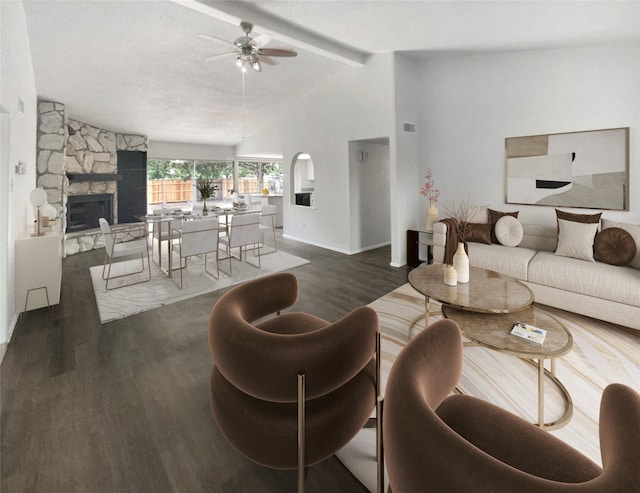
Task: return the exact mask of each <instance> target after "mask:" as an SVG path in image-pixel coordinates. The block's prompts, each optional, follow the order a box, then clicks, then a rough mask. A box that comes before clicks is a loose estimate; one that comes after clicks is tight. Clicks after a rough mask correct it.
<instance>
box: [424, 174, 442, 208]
mask: <svg viewBox="0 0 640 493" xmlns="http://www.w3.org/2000/svg"><path fill="white" fill-rule="evenodd" d="M420 193H421V194H422V195H423V196H424V197H427V198H428V199H429V203H430V204H433V203H434V202H437V201H438V199H439V198H440V189H439V188H436V182H435V180H434V179H433V172H432V171H431V168H427V174H426V175H424V185H423V187H422V188H421V189H420Z"/></svg>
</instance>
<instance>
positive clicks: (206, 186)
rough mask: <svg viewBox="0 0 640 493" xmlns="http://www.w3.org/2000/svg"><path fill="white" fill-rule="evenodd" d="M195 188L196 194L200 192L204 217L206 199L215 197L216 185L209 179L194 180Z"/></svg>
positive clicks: (205, 213)
mask: <svg viewBox="0 0 640 493" xmlns="http://www.w3.org/2000/svg"><path fill="white" fill-rule="evenodd" d="M196 188H197V189H198V192H200V196H201V197H202V202H203V207H202V214H203V215H204V216H206V215H207V199H209V198H211V197H213V196H215V194H216V191H217V190H218V185H214V184H213V180H212V179H211V178H198V179H197V180H196Z"/></svg>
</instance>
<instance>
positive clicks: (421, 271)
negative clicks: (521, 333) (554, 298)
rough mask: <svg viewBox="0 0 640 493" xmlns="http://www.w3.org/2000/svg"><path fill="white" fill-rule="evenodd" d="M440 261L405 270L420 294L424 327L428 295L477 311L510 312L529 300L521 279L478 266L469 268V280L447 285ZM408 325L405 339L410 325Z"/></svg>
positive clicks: (427, 321) (523, 306)
mask: <svg viewBox="0 0 640 493" xmlns="http://www.w3.org/2000/svg"><path fill="white" fill-rule="evenodd" d="M444 268H445V266H444V264H428V265H427V264H422V265H421V266H420V267H417V268H415V269H413V270H412V271H411V272H409V284H411V286H413V288H414V289H415V290H416V291H418V292H419V293H421V294H423V295H424V304H425V305H424V319H425V327H426V326H427V325H429V315H436V314H440V312H432V311H431V310H430V307H429V302H430V300H431V299H433V300H435V301H438V302H440V303H441V304H443V305H448V306H452V307H457V308H460V309H462V310H467V311H470V312H477V313H513V312H517V311H520V310H523V309H525V308H526V307H528V306H529V305H531V303H533V293H532V292H531V290H530V289H529V288H528V287H527V286H525V285H524V284H523V283H521V282H520V281H518V280H517V279H514V278H513V277H509V276H505V275H504V274H500V273H498V272H494V271H491V270H487V269H481V268H480V267H470V268H469V282H468V283H464V284H463V283H458V284H457V285H456V286H448V285H446V284H445V283H444ZM421 319H422V317H420V318H419V319H417V320H415V321H414V322H413V323H412V324H411V327H409V339H411V337H412V333H413V327H414V326H415V323H416V322H417V321H418V320H421Z"/></svg>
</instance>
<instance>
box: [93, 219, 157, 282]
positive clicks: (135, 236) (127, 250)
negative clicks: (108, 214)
mask: <svg viewBox="0 0 640 493" xmlns="http://www.w3.org/2000/svg"><path fill="white" fill-rule="evenodd" d="M98 223H99V224H100V231H101V232H102V240H103V241H104V251H105V256H104V264H103V265H102V279H104V280H105V281H106V283H105V287H106V289H107V290H111V289H117V288H122V287H125V286H132V285H134V284H139V283H142V282H147V281H149V280H150V279H151V263H150V261H149V245H148V243H147V234H146V231H145V224H144V223H140V224H128V225H119V226H114V227H112V226H110V225H109V223H108V222H107V220H106V219H105V218H103V217H101V218H100V219H99V220H98ZM132 255H140V261H141V263H142V268H141V269H140V270H138V271H135V272H127V273H126V274H119V275H117V276H112V275H111V267H112V265H113V261H114V259H117V258H121V257H130V256H132ZM145 255H146V257H147V271H148V272H149V276H148V277H147V278H146V279H143V280H142V281H136V282H132V283H129V284H123V285H120V286H116V287H109V281H112V280H113V279H117V278H119V277H125V276H131V275H134V274H140V273H141V272H144V270H145V269H144V257H145ZM107 262H108V263H109V269H108V270H107ZM105 274H106V276H105Z"/></svg>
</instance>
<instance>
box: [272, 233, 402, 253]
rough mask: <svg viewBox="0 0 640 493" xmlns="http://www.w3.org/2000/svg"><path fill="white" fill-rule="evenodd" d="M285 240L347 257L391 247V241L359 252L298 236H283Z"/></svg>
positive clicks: (360, 249) (358, 250)
mask: <svg viewBox="0 0 640 493" xmlns="http://www.w3.org/2000/svg"><path fill="white" fill-rule="evenodd" d="M282 237H283V238H287V239H289V240H295V241H299V242H300V243H306V244H307V245H313V246H317V247H320V248H324V249H326V250H331V251H333V252H338V253H343V254H345V255H355V254H357V253H362V252H368V251H369V250H375V249H376V248H380V247H383V246H387V245H391V242H390V241H385V242H382V243H378V244H377V245H372V246H368V247H365V248H359V249H357V250H344V249H342V248H336V247H333V246H330V245H325V244H324V243H319V242H316V241H310V240H307V239H306V238H298V237H297V236H292V235H288V234H283V235H282Z"/></svg>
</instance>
